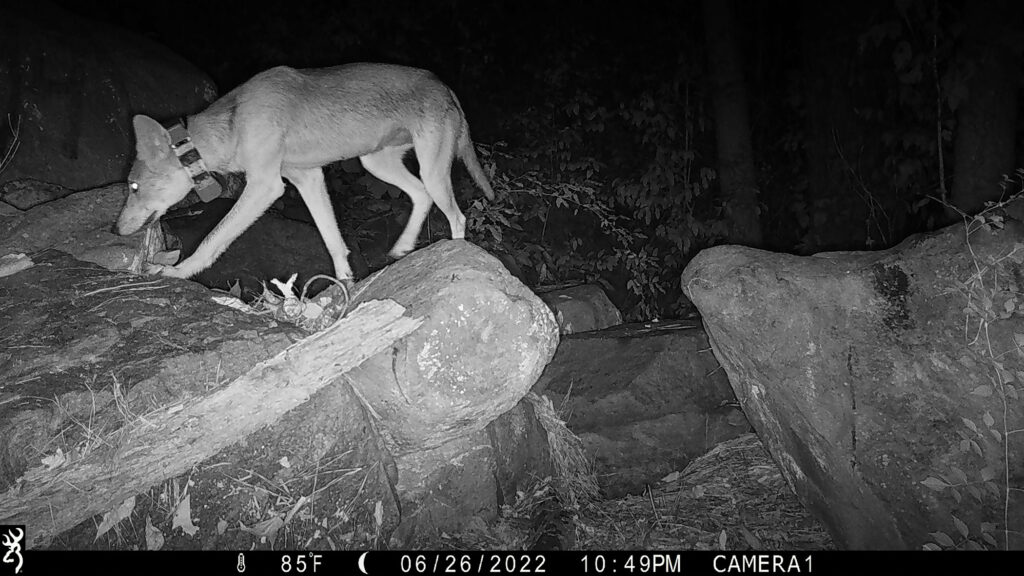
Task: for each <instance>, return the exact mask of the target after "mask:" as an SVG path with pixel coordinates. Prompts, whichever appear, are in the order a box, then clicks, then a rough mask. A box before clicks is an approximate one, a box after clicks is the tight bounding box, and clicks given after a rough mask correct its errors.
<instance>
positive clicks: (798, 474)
mask: <svg viewBox="0 0 1024 576" xmlns="http://www.w3.org/2000/svg"><path fill="white" fill-rule="evenodd" d="M993 223H996V222H993ZM993 223H988V222H986V221H985V220H984V219H979V220H974V221H971V222H970V223H969V229H967V230H965V224H957V225H954V226H951V227H949V228H947V229H945V230H942V231H941V232H938V233H935V234H931V235H922V236H916V237H912V238H909V239H907V240H906V241H904V242H903V243H901V244H900V245H899V246H896V247H895V248H892V249H889V250H885V251H880V252H873V253H833V254H820V255H818V256H816V257H797V256H790V255H785V254H773V253H770V252H764V251H761V250H754V249H750V248H743V247H738V246H720V247H716V248H712V249H708V250H705V251H703V252H701V253H700V254H699V255H698V256H697V257H696V258H694V259H693V261H692V262H691V263H690V265H689V266H688V267H687V268H686V270H685V271H684V272H683V276H682V283H683V287H684V289H685V291H686V294H687V296H689V297H690V299H691V300H692V301H693V303H694V304H695V305H696V306H697V307H698V309H699V310H700V312H701V316H702V317H703V319H704V325H705V327H706V329H707V332H708V336H709V339H710V341H711V345H712V347H713V348H714V351H715V355H716V356H717V357H718V359H719V361H720V362H721V363H722V366H723V367H724V368H725V370H726V372H727V373H728V375H729V381H730V382H731V384H732V386H733V389H734V390H735V391H736V396H737V397H738V399H739V401H740V403H741V404H742V406H743V410H744V412H746V414H747V417H748V418H749V419H750V421H751V423H752V424H753V425H754V427H755V429H756V430H757V432H758V434H759V435H760V437H761V438H762V440H763V441H764V442H765V445H766V446H767V448H768V450H769V451H770V452H771V453H772V455H773V457H774V458H775V460H776V462H778V464H779V467H780V468H781V469H782V472H783V474H785V476H786V478H787V479H788V481H789V482H790V484H791V485H792V486H793V487H794V489H795V491H796V493H797V495H798V496H799V497H800V499H801V500H802V501H803V502H804V504H805V505H807V506H808V507H809V508H810V509H811V510H812V511H813V512H814V513H815V514H816V515H817V516H818V517H819V518H821V519H822V520H823V521H824V523H825V524H826V525H827V526H828V527H829V530H830V532H831V533H832V535H833V537H834V539H835V541H836V544H837V545H839V546H842V547H846V548H920V547H922V546H926V545H927V546H929V547H944V548H945V547H957V548H973V547H992V548H995V547H998V548H1002V547H1003V546H1004V545H1007V546H1009V547H1010V548H1021V547H1024V538H1022V537H1021V534H1024V499H1021V498H1019V497H1016V496H1014V495H1013V494H1014V491H1015V490H1017V489H1019V487H1020V485H1021V478H1024V459H1022V455H1024V454H1022V450H1024V435H1022V434H1019V433H1015V432H1014V431H1019V430H1020V429H1021V428H1022V427H1024V404H1022V403H1021V400H1020V386H1021V385H1020V384H1019V382H1020V380H1021V379H1022V378H1024V353H1022V352H1021V343H1022V342H1024V337H1022V336H1021V334H1024V321H1022V320H1024V317H1022V312H1021V311H1020V310H1021V306H1020V302H1021V301H1020V294H1021V293H1022V292H1024V267H1022V262H1024V244H1022V242H1024V232H1022V227H1021V225H1020V224H1019V223H1016V222H1011V223H1008V224H1007V226H1006V227H1005V228H1004V229H998V228H996V227H993V226H991V224H993ZM1007 480H1009V485H1007ZM1007 496H1009V502H1007ZM1004 536H1008V537H1009V542H1004Z"/></svg>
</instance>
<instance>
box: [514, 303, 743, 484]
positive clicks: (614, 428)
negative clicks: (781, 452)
mask: <svg viewBox="0 0 1024 576" xmlns="http://www.w3.org/2000/svg"><path fill="white" fill-rule="evenodd" d="M534 391H535V392H538V393H543V394H544V395H546V396H548V397H549V398H550V399H551V401H552V404H554V406H555V407H557V408H558V410H559V412H560V413H561V414H563V417H564V418H565V420H566V424H567V425H568V427H569V429H570V430H572V431H573V433H575V434H576V435H577V436H579V437H580V439H581V440H582V441H583V446H584V448H585V450H586V451H587V455H588V456H589V457H590V458H591V460H592V461H593V462H594V468H595V472H596V474H597V479H598V483H599V485H600V487H601V490H602V491H603V492H604V494H605V495H606V496H609V497H619V496H621V495H623V494H639V493H640V492H642V491H643V490H644V489H645V488H646V487H647V486H648V485H649V484H650V483H652V482H654V481H656V480H658V479H659V478H661V477H663V476H665V475H666V474H669V473H671V472H673V471H676V470H682V469H683V468H684V467H686V465H687V463H688V462H690V460H691V459H693V458H695V457H697V456H700V455H701V454H704V453H705V452H707V451H708V449H710V448H711V447H713V446H715V445H716V444H718V443H719V442H722V441H723V440H728V439H730V438H735V437H736V436H739V435H740V434H743V433H746V432H749V431H750V425H749V424H748V423H747V421H746V419H745V418H744V417H743V413H742V412H740V411H739V409H738V408H737V407H736V406H735V401H736V397H735V396H734V395H733V392H732V389H731V388H730V387H729V381H728V380H727V379H726V377H725V373H724V372H723V371H722V370H721V368H720V367H719V365H718V362H717V361H716V360H715V357H714V356H713V355H712V354H711V353H710V350H709V349H708V341H707V336H706V335H705V334H704V331H703V330H702V329H701V328H700V326H699V325H698V324H697V323H695V322H692V321H684V320H679V321H671V322H655V323H647V324H625V325H622V326H617V327H614V328H608V329H606V330H600V331H595V332H583V333H579V334H573V335H571V336H565V337H563V338H562V341H561V343H560V344H559V346H558V351H557V352H555V357H554V358H553V359H552V360H551V363H550V364H548V366H547V368H545V369H544V373H543V374H542V375H541V377H540V379H539V380H538V381H537V384H536V385H535V386H534Z"/></svg>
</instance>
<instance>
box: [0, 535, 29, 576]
mask: <svg viewBox="0 0 1024 576" xmlns="http://www.w3.org/2000/svg"><path fill="white" fill-rule="evenodd" d="M24 540H25V527H24V526H7V525H0V545H3V547H4V548H6V549H7V550H6V551H5V553H4V559H3V563H4V564H13V566H12V568H14V572H12V573H13V574H21V565H22V564H23V563H24V560H23V559H22V557H21V543H22V542H23V541H24ZM4 573H5V574H7V573H8V572H7V570H6V567H5V569H4Z"/></svg>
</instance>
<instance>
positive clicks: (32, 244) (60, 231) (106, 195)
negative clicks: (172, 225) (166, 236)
mask: <svg viewBox="0 0 1024 576" xmlns="http://www.w3.org/2000/svg"><path fill="white" fill-rule="evenodd" d="M126 194H127V186H125V185H124V184H111V185H109V186H103V187H101V188H96V189H94V190H84V191H82V192H78V193H75V194H72V195H70V196H67V197H64V198H60V199H58V200H54V201H52V202H47V203H45V204H41V205H39V206H35V207H33V208H30V209H29V210H25V211H20V210H16V209H13V208H12V209H10V210H8V211H7V213H5V214H0V257H3V256H6V255H8V254H19V253H22V254H29V255H31V254H32V253H35V252H38V251H40V250H44V249H48V248H53V249H57V250H61V251H64V252H67V253H68V254H71V255H73V256H75V257H76V258H78V259H79V260H84V261H86V262H94V263H96V264H99V265H101V266H103V267H104V268H108V269H111V270H129V271H133V272H139V271H141V270H142V268H143V266H144V264H145V263H146V262H147V261H148V260H149V259H150V258H152V256H153V255H154V254H156V253H157V252H159V251H161V250H163V247H164V244H163V235H162V234H160V233H158V230H159V229H158V228H156V227H149V228H147V229H146V230H145V231H144V232H141V233H139V234H135V235H133V236H119V235H117V234H115V233H114V232H113V230H111V226H112V224H113V222H114V219H116V218H117V213H118V212H119V211H120V210H121V206H122V205H123V204H124V198H125V195H126Z"/></svg>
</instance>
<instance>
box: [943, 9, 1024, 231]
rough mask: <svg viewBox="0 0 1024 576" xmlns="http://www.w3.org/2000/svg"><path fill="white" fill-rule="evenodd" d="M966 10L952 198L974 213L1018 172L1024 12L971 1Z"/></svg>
mask: <svg viewBox="0 0 1024 576" xmlns="http://www.w3.org/2000/svg"><path fill="white" fill-rule="evenodd" d="M964 9H965V11H966V14H965V18H964V20H965V25H966V28H965V30H964V43H963V46H962V48H961V55H960V56H961V59H962V60H961V68H963V69H965V70H967V78H966V80H965V81H966V82H967V98H966V99H965V100H964V101H963V102H961V103H960V105H959V107H958V108H957V110H956V119H957V128H956V141H955V142H954V173H953V175H954V179H953V189H952V192H951V200H952V203H953V205H954V206H956V207H957V208H959V209H960V210H963V211H964V212H967V213H969V214H971V213H975V212H977V211H979V210H981V209H982V208H983V207H984V204H985V202H986V201H989V200H997V199H998V198H999V197H1000V196H1001V195H1002V194H1003V190H1002V188H1001V187H1000V182H1002V179H1003V175H1004V174H1011V173H1012V172H1013V168H1014V166H1013V161H1014V131H1015V130H1016V127H1017V82H1018V76H1019V66H1020V60H1019V59H1018V58H1017V57H1016V56H1015V54H1014V50H1013V46H1012V44H1011V43H1012V42H1013V40H1014V38H1013V37H1012V36H1011V34H1012V33H1013V32H1014V30H1013V28H1015V27H1016V25H1017V23H1018V21H1019V20H1020V18H1021V16H1022V10H1021V5H1020V2H1019V1H1018V0H992V1H988V2H981V1H976V2H967V3H966V5H965V8H964ZM1007 192H1010V191H1009V190H1008V191H1007Z"/></svg>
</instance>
